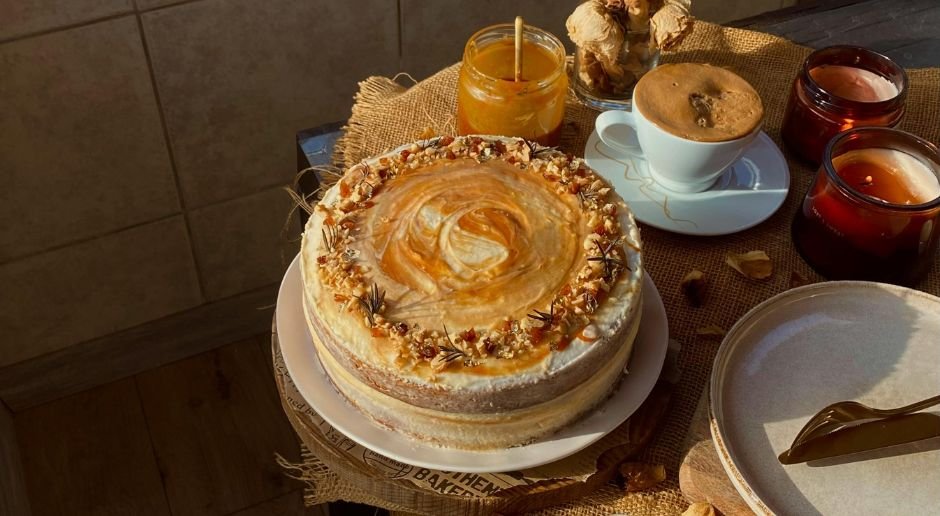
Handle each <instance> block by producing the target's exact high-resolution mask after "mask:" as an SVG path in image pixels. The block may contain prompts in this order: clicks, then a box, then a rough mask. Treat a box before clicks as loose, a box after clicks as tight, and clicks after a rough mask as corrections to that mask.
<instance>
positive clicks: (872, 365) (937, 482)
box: [710, 281, 940, 515]
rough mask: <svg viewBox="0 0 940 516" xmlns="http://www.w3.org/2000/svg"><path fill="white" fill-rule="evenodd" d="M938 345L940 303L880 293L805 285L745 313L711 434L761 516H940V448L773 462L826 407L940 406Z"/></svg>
mask: <svg viewBox="0 0 940 516" xmlns="http://www.w3.org/2000/svg"><path fill="white" fill-rule="evenodd" d="M938 335H940V298H937V297H934V296H931V295H929V294H925V293H923V292H918V291H916V290H911V289H907V288H903V287H896V286H893V285H885V284H882V283H868V282H855V281H834V282H827V283H817V284H814V285H807V286H804V287H800V288H796V289H792V290H788V291H786V292H784V293H782V294H779V295H777V296H776V297H773V298H771V299H769V300H767V301H765V302H763V303H761V304H760V305H758V306H756V307H755V308H753V309H752V310H751V311H750V312H748V313H747V314H745V315H744V317H742V318H741V319H740V320H739V321H738V322H737V323H736V324H735V325H734V326H733V327H732V328H731V330H730V331H728V334H727V336H726V337H725V339H724V342H722V344H721V347H720V348H719V350H718V355H717V356H716V358H715V363H714V366H713V369H712V376H711V386H710V387H711V388H710V401H711V413H712V428H711V430H712V439H713V440H714V441H715V446H716V448H717V449H718V452H719V453H718V457H719V458H720V459H721V462H722V464H723V465H724V467H725V470H726V471H727V472H728V476H729V477H730V478H731V480H732V482H733V483H734V484H735V485H736V487H737V488H738V491H739V492H740V493H741V496H742V498H744V500H745V501H746V502H747V503H748V505H749V506H750V507H751V508H752V509H753V510H754V512H756V513H757V514H761V515H765V514H826V515H830V514H833V515H835V514H936V513H937V510H938V508H940V489H938V487H940V439H937V438H935V439H930V440H925V441H921V442H919V443H912V444H909V445H904V446H900V447H896V448H885V449H882V450H876V451H873V452H864V453H860V454H856V455H854V456H844V457H833V458H829V459H821V460H816V461H811V462H808V463H803V464H792V465H789V466H784V465H782V464H780V462H778V461H777V456H778V455H779V454H780V453H781V452H783V451H784V450H787V449H788V448H789V447H790V443H791V442H793V439H794V438H795V437H796V434H797V433H798V432H799V431H800V429H801V428H802V427H803V425H804V424H805V423H806V422H807V421H808V420H809V418H810V417H812V415H813V414H815V413H816V412H817V411H819V410H821V409H822V408H823V407H825V406H827V405H829V404H830V403H835V402H837V401H842V400H857V401H859V402H861V403H864V404H866V405H869V406H872V407H878V408H893V407H900V406H903V405H907V404H909V403H914V402H916V401H919V400H922V399H925V398H929V397H931V396H934V395H936V394H937V393H938V390H940V339H938ZM927 411H929V412H934V413H936V412H938V409H937V408H936V407H933V408H930V409H927ZM902 451H903V452H904V453H903V454H902V453H901V452H902Z"/></svg>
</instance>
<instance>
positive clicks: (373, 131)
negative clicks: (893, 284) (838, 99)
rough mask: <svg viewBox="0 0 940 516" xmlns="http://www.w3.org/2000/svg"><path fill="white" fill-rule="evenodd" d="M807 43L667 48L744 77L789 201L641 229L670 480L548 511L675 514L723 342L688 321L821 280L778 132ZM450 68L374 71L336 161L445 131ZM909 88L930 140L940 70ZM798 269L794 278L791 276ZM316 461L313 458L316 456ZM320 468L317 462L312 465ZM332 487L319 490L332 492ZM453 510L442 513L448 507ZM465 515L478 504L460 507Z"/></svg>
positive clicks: (721, 42)
mask: <svg viewBox="0 0 940 516" xmlns="http://www.w3.org/2000/svg"><path fill="white" fill-rule="evenodd" d="M810 51H811V50H810V49H808V48H806V47H802V46H799V45H795V44H793V43H791V42H789V41H787V40H784V39H781V38H778V37H775V36H771V35H767V34H762V33H756V32H751V31H745V30H740V29H731V28H725V27H721V26H718V25H713V24H709V23H704V22H697V23H696V25H695V30H694V32H693V33H692V34H691V36H690V37H689V38H688V39H687V40H686V41H685V42H684V43H683V44H682V45H681V46H680V47H679V48H678V49H677V50H675V51H673V52H671V53H670V54H669V55H667V56H664V61H667V62H680V61H689V62H704V63H710V64H713V65H718V66H723V67H728V68H730V69H732V70H734V71H735V72H736V73H738V74H739V75H741V76H742V77H744V78H745V79H747V80H748V81H749V82H750V83H751V84H752V85H753V86H754V87H755V88H756V89H757V91H758V92H759V93H760V95H761V98H762V99H763V101H764V104H765V111H766V120H765V124H764V130H765V131H766V132H767V134H768V135H769V136H770V137H771V138H772V139H773V140H774V141H775V142H776V143H777V145H778V146H780V147H781V148H782V149H784V152H785V154H787V161H788V164H789V167H790V174H791V186H790V192H789V195H788V196H787V199H786V202H785V203H784V205H783V206H782V207H781V208H780V210H779V211H778V212H777V213H776V214H775V215H774V216H772V217H771V218H770V219H768V220H767V221H765V222H763V223H761V224H759V225H758V226H756V227H754V228H751V229H749V230H746V231H742V232H740V233H736V234H733V235H727V236H722V237H690V236H684V235H677V234H672V233H668V232H665V231H661V230H657V229H655V228H651V227H647V226H642V238H643V241H644V263H645V265H646V267H647V270H648V271H649V273H650V275H651V276H652V278H653V281H654V282H655V284H656V286H657V288H658V290H659V292H660V294H661V295H662V297H663V301H664V303H665V305H666V312H667V315H668V318H669V327H670V335H671V337H672V338H674V339H676V340H678V341H679V342H680V343H681V344H682V350H681V352H680V353H679V356H678V367H679V368H680V369H681V370H682V376H681V379H680V380H679V382H678V384H676V385H675V388H674V390H673V392H672V402H671V406H670V409H669V412H668V414H667V415H666V417H665V420H664V421H663V424H662V425H661V426H660V428H659V431H658V432H657V433H656V435H655V437H654V438H653V439H652V442H651V443H650V444H649V445H648V446H647V447H646V448H645V449H644V450H643V451H642V453H641V454H640V457H639V459H637V460H640V461H643V462H648V463H654V464H664V465H665V466H666V470H667V473H668V478H667V480H666V481H665V482H664V483H662V484H660V485H659V486H658V487H657V488H655V489H654V490H652V491H649V492H643V493H633V494H629V495H624V493H623V490H622V489H620V488H619V487H617V486H616V485H613V484H605V485H603V486H601V487H600V488H598V489H597V490H596V491H594V492H593V493H592V494H590V495H589V496H586V497H581V498H580V499H578V500H573V501H569V502H565V503H563V504H561V505H557V506H554V507H553V508H552V509H551V510H546V511H545V512H544V513H545V514H570V515H601V514H611V513H617V512H627V513H629V514H636V515H642V514H674V513H679V512H681V511H682V510H684V509H685V508H686V507H687V505H688V503H687V502H685V501H684V500H683V498H682V495H681V493H680V492H679V488H678V481H677V477H676V473H677V471H678V469H679V464H680V462H681V459H682V454H683V451H684V443H685V439H686V434H687V430H688V427H689V424H690V422H691V420H692V417H693V414H694V413H695V410H696V405H697V403H698V401H699V398H700V396H701V394H702V392H703V389H704V388H705V386H706V383H707V380H708V377H709V373H710V371H711V364H712V361H713V359H714V357H715V353H716V351H717V349H718V345H719V343H720V339H715V338H705V337H701V336H698V335H697V333H696V329H698V328H701V327H705V326H708V325H717V326H719V327H721V328H725V329H727V328H730V327H731V326H732V325H733V324H734V322H735V321H736V320H737V319H738V318H740V317H741V316H742V315H743V314H744V313H745V312H747V311H748V310H749V309H750V308H752V307H754V306H755V305H757V304H758V303H760V302H761V301H764V300H765V299H767V298H769V297H771V296H773V295H775V294H778V293H780V292H782V291H784V290H787V289H788V288H790V287H791V286H792V284H793V278H794V277H802V278H804V279H805V280H806V281H808V282H816V281H822V280H823V278H821V277H819V276H818V275H816V274H815V273H814V272H813V271H812V270H811V269H810V268H809V267H808V266H807V265H806V263H805V262H804V261H803V260H802V259H801V258H800V256H799V255H798V254H797V252H796V250H795V248H794V247H793V243H792V241H791V237H790V221H791V220H792V218H793V215H794V213H795V212H796V209H797V207H798V205H799V203H800V201H801V200H802V198H803V196H804V195H805V193H806V191H807V189H808V187H809V185H810V182H811V180H812V178H813V176H814V174H815V169H813V168H811V167H809V166H807V165H806V164H804V163H802V162H800V161H798V160H796V159H791V157H790V156H789V153H787V152H786V150H785V148H784V147H783V144H782V141H781V139H780V126H781V123H782V119H783V112H784V107H785V105H786V101H787V97H788V95H789V88H790V85H791V83H792V81H793V78H794V77H795V75H796V73H797V70H798V68H799V66H800V64H801V63H802V61H803V59H804V58H805V57H806V56H807V55H808V54H809V53H810ZM457 73H458V65H454V66H451V67H449V68H446V69H444V70H442V71H441V72H439V73H437V74H436V75H434V76H432V77H430V78H428V79H427V80H425V81H422V82H420V83H418V84H416V85H414V86H411V87H407V88H406V87H405V86H402V85H401V84H399V83H397V82H396V81H395V80H393V79H390V78H385V77H371V78H369V79H367V80H365V81H363V82H361V83H360V85H359V86H360V90H359V93H358V94H357V95H356V103H355V105H354V107H353V113H352V117H351V118H350V120H349V124H348V127H347V129H346V133H345V135H344V137H343V138H342V140H341V141H340V142H339V143H338V145H337V153H336V156H335V159H336V162H337V164H339V165H344V164H345V165H351V164H355V163H356V162H358V161H360V160H362V159H364V158H367V157H369V156H372V155H376V154H379V153H381V152H383V151H386V150H389V149H391V148H394V147H396V146H398V145H401V144H403V143H407V142H410V141H414V140H417V139H420V138H426V137H428V136H431V135H434V134H452V133H454V127H455V113H456V84H457ZM908 73H909V77H910V94H909V97H908V100H907V113H906V115H905V117H904V120H903V121H902V122H901V125H900V127H899V128H900V129H903V130H906V131H909V132H912V133H914V134H917V135H919V136H921V137H924V138H926V139H928V140H930V141H933V142H937V141H938V139H940V124H938V123H937V120H940V101H938V99H940V70H938V69H921V70H909V71H908ZM596 116H597V112H595V111H592V110H590V109H588V108H586V107H584V106H581V105H578V104H577V103H576V102H574V101H570V102H569V104H568V107H567V112H566V120H565V125H564V127H563V132H562V148H563V149H564V150H565V151H567V152H570V153H572V154H575V155H583V151H584V147H585V144H586V143H587V139H588V137H589V135H590V134H591V132H592V131H593V128H594V119H595V118H596ZM750 250H763V251H765V252H767V254H768V255H770V257H771V259H772V260H773V263H774V273H773V275H772V277H770V278H769V279H767V280H764V281H752V280H748V279H746V278H744V277H742V276H740V275H739V274H737V273H736V272H734V271H733V270H732V269H730V268H729V267H728V266H727V265H726V264H725V257H726V255H727V254H728V253H732V252H745V251H750ZM692 269H699V270H701V271H704V272H705V274H706V275H707V277H708V283H709V287H708V296H707V298H706V300H705V303H704V304H703V306H701V307H699V308H692V307H691V306H689V305H688V304H687V302H686V301H685V300H684V298H683V296H682V294H681V293H680V291H679V283H680V281H681V279H682V278H683V276H685V274H686V273H688V272H689V271H690V270H692ZM794 275H796V276H794ZM917 288H919V289H921V290H924V291H926V292H929V293H931V294H934V295H940V261H935V263H934V265H933V267H932V269H931V271H930V273H929V274H928V276H927V278H926V279H924V280H923V281H922V282H921V283H920V285H918V286H917ZM314 459H315V458H314ZM310 464H313V465H314V466H316V467H319V466H318V465H317V464H322V463H318V462H312V463H310ZM349 481H350V482H354V484H353V485H354V487H355V488H356V489H357V490H358V492H359V493H360V494H362V496H361V497H360V496H358V495H356V494H354V493H351V492H348V491H347V492H344V493H343V497H346V498H347V499H349V498H352V499H355V500H361V501H364V502H368V503H373V504H377V505H384V506H386V507H388V508H391V509H394V510H400V511H409V510H410V511H413V512H423V513H430V514H435V513H434V512H433V511H432V512H428V511H427V510H425V509H426V508H421V507H416V506H413V505H410V504H409V503H407V500H396V501H394V503H385V504H382V503H379V502H381V500H378V501H377V500H376V499H375V497H374V496H366V495H368V493H369V492H370V489H371V488H372V487H371V486H370V484H369V482H370V481H366V480H362V479H361V478H359V479H350V480H349ZM331 488H332V487H331V486H330V485H325V484H319V485H317V487H316V489H317V490H318V491H319V494H321V495H324V496H323V497H322V498H318V499H324V500H326V499H330V497H329V494H330V493H328V492H327V491H329V490H330V489H331ZM448 512H450V511H448ZM465 512H467V513H473V512H476V510H472V511H471V510H470V509H467V510H466V511H465Z"/></svg>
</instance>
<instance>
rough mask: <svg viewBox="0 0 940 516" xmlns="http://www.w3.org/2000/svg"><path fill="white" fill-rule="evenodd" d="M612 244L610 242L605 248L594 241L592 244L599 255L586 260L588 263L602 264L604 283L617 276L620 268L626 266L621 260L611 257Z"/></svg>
mask: <svg viewBox="0 0 940 516" xmlns="http://www.w3.org/2000/svg"><path fill="white" fill-rule="evenodd" d="M614 243H615V242H610V243H608V244H607V245H606V246H602V245H601V244H600V242H599V241H597V240H595V241H594V244H595V245H596V246H597V251H598V252H599V253H600V256H591V257H589V258H588V261H589V262H603V263H604V281H608V282H609V281H610V280H612V279H613V278H614V276H616V275H617V272H618V271H619V270H620V268H622V267H626V266H627V264H625V263H623V260H621V259H619V258H616V257H614V256H612V255H611V251H612V250H613V249H614Z"/></svg>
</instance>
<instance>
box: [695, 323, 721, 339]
mask: <svg viewBox="0 0 940 516" xmlns="http://www.w3.org/2000/svg"><path fill="white" fill-rule="evenodd" d="M725 333H727V332H726V331H725V330H724V328H722V327H721V326H718V325H715V324H709V325H708V326H703V327H701V328H696V330H695V334H696V335H700V336H702V337H724V336H725Z"/></svg>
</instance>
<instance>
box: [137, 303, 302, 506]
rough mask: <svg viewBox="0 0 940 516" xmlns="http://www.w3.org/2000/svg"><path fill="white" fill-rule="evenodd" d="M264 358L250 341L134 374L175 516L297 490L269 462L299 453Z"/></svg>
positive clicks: (294, 457) (251, 502) (246, 503)
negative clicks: (277, 457) (278, 456)
mask: <svg viewBox="0 0 940 516" xmlns="http://www.w3.org/2000/svg"><path fill="white" fill-rule="evenodd" d="M269 317H270V316H269ZM265 360H267V357H265V356H264V355H262V354H261V350H260V348H259V347H258V338H252V339H248V340H245V341H242V342H239V343H235V344H231V345H228V346H225V347H223V348H220V349H216V350H212V351H210V352H207V353H203V354H201V355H198V356H195V357H192V358H189V359H186V360H183V361H180V362H177V363H174V364H170V365H167V366H163V367H161V368H158V369H154V370H152V371H147V372H145V373H141V374H139V375H138V376H137V378H136V379H137V384H138V387H139V390H140V398H141V402H142V404H143V408H144V412H145V414H146V419H147V423H148V425H149V427H150V432H151V437H152V440H153V447H154V453H155V454H156V457H157V460H158V461H159V463H160V467H161V472H162V474H163V476H164V483H165V487H166V493H167V497H168V499H169V503H170V507H171V508H172V510H173V514H174V516H185V515H190V514H192V515H205V514H227V513H230V512H232V511H236V510H239V509H243V508H245V507H249V506H252V505H255V504H258V503H260V502H263V501H267V500H271V499H273V498H275V497H278V496H280V495H284V494H287V493H289V492H291V491H294V490H297V489H298V488H300V487H302V484H300V483H297V482H295V481H293V480H291V479H289V478H287V477H286V476H285V475H284V472H283V471H282V470H281V469H280V467H279V466H278V465H277V463H276V462H275V460H274V454H275V453H280V454H281V455H283V456H284V457H286V458H287V459H288V460H290V461H293V462H297V461H298V460H299V458H300V448H299V444H298V442H297V439H296V437H295V436H294V433H293V431H292V430H291V428H290V425H289V424H288V422H287V420H286V419H285V417H284V414H283V413H282V412H281V408H280V404H279V401H278V394H277V391H276V389H275V386H274V379H273V378H272V376H271V373H270V369H268V367H267V366H265V365H264V361H265Z"/></svg>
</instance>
